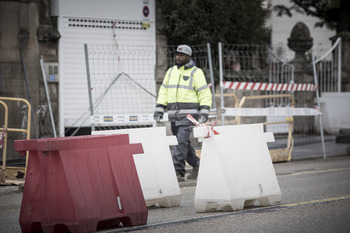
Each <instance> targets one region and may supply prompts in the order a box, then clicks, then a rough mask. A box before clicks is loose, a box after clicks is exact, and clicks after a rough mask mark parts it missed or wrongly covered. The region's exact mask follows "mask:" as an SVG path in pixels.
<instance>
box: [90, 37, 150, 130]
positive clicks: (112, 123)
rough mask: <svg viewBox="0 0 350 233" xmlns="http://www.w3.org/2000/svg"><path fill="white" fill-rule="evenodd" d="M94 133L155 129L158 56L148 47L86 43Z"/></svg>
mask: <svg viewBox="0 0 350 233" xmlns="http://www.w3.org/2000/svg"><path fill="white" fill-rule="evenodd" d="M85 58H86V70H87V80H88V92H89V106H90V108H89V111H87V112H86V113H88V112H89V113H90V114H86V113H85V114H86V115H85V116H84V119H85V121H86V120H88V119H89V118H91V127H92V131H94V130H95V128H96V129H104V130H108V129H117V128H118V127H119V128H123V127H124V128H125V127H151V126H152V124H153V111H154V107H155V102H156V93H155V92H156V91H155V90H156V87H155V80H154V64H155V53H154V47H153V46H147V45H139V46H137V45H130V46H128V45H123V46H116V45H115V44H113V45H105V44H104V45H95V44H85Z"/></svg>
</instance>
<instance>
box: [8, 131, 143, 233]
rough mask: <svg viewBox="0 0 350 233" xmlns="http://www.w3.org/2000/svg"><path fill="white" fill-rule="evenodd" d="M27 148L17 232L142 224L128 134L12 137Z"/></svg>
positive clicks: (139, 148) (140, 197) (138, 150)
mask: <svg viewBox="0 0 350 233" xmlns="http://www.w3.org/2000/svg"><path fill="white" fill-rule="evenodd" d="M15 150H16V151H19V152H20V153H21V154H22V155H25V152H26V151H27V150H29V158H28V165H27V173H26V179H25V187H24V190H23V199H22V205H21V211H20V217H19V222H20V226H21V229H22V232H37V231H43V232H60V233H61V232H68V231H70V232H94V231H96V230H97V229H98V228H101V227H107V226H118V225H119V224H120V222H121V223H122V224H123V226H135V225H144V224H146V223H147V217H148V210H147V207H146V203H145V200H144V197H143V194H142V190H141V185H140V181H139V178H138V175H137V171H136V167H135V163H134V160H133V154H138V153H143V149H142V145H141V144H140V143H135V144H130V143H129V135H127V134H123V135H108V136H106V135H101V136H78V137H65V138H49V139H38V140H17V141H15Z"/></svg>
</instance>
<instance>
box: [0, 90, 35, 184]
mask: <svg viewBox="0 0 350 233" xmlns="http://www.w3.org/2000/svg"><path fill="white" fill-rule="evenodd" d="M10 102H22V103H23V104H25V105H26V107H27V111H26V119H27V121H26V122H25V127H24V128H16V127H14V126H13V125H10V126H9V124H8V119H9V109H8V104H9V103H10ZM0 105H1V106H2V107H3V109H4V115H3V116H1V118H2V119H3V122H2V123H3V127H2V128H0V148H1V149H2V166H1V171H0V184H6V183H8V182H7V181H6V179H14V178H16V176H17V175H18V173H20V172H21V173H22V174H23V175H24V174H25V170H26V166H25V167H13V166H7V164H6V162H7V161H6V156H7V138H8V133H14V132H17V133H23V134H25V136H26V139H30V130H31V122H32V120H31V113H32V108H31V104H30V103H29V101H28V100H26V99H23V98H13V97H0ZM27 162H28V153H27V156H26V164H27ZM11 182H13V181H11Z"/></svg>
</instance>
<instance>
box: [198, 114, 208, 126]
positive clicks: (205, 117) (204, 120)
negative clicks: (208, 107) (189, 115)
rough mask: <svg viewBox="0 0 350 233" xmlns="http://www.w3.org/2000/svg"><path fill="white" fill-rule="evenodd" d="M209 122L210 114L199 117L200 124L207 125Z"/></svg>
mask: <svg viewBox="0 0 350 233" xmlns="http://www.w3.org/2000/svg"><path fill="white" fill-rule="evenodd" d="M207 121H208V114H201V115H200V116H199V120H198V123H199V124H203V123H205V122H207Z"/></svg>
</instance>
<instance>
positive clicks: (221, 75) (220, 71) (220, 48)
mask: <svg viewBox="0 0 350 233" xmlns="http://www.w3.org/2000/svg"><path fill="white" fill-rule="evenodd" d="M219 75H220V102H221V121H222V125H225V116H224V114H223V110H224V90H223V88H222V82H223V79H224V78H223V70H222V45H221V42H219Z"/></svg>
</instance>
